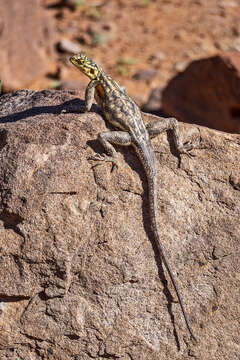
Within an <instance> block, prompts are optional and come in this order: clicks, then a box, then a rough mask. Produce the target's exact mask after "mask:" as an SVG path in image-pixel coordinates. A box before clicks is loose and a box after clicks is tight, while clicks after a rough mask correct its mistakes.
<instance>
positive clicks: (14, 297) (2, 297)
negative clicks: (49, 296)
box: [0, 294, 30, 302]
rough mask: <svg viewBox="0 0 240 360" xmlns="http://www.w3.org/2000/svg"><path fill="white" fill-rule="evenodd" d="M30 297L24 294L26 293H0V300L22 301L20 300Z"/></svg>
mask: <svg viewBox="0 0 240 360" xmlns="http://www.w3.org/2000/svg"><path fill="white" fill-rule="evenodd" d="M28 299H30V296H26V295H11V296H9V295H5V294H0V302H17V301H22V300H28Z"/></svg>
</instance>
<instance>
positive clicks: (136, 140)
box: [70, 53, 195, 339]
mask: <svg viewBox="0 0 240 360" xmlns="http://www.w3.org/2000/svg"><path fill="white" fill-rule="evenodd" d="M70 61H71V63H72V64H73V65H75V66H76V67H77V68H78V69H79V70H80V71H81V72H82V73H83V74H85V75H87V76H88V77H89V78H90V80H91V81H90V82H89V84H88V86H87V88H86V93H85V111H90V109H91V106H92V103H93V101H94V97H95V99H96V101H97V104H98V105H99V106H100V108H101V110H102V112H103V114H104V115H105V117H106V119H107V120H108V122H109V123H110V124H112V125H113V126H114V127H115V128H117V129H118V131H105V132H102V133H100V134H99V135H98V139H99V141H100V142H101V144H102V145H103V147H104V149H105V150H106V152H107V154H108V155H107V154H102V155H100V154H96V155H95V156H94V157H93V158H94V160H99V161H110V162H112V163H113V165H117V158H118V157H117V152H116V150H115V149H114V147H113V145H112V144H118V145H124V146H129V145H132V146H133V147H134V149H135V151H136V153H137V155H138V157H139V159H140V161H141V163H142V165H143V168H144V170H145V173H146V177H147V182H148V196H149V212H150V221H151V228H152V231H153V234H154V237H155V241H156V244H157V247H158V251H159V252H160V255H161V257H162V260H163V262H164V264H165V267H166V269H167V271H168V274H169V276H170V279H171V281H172V283H173V286H174V289H175V291H176V294H177V297H178V301H179V304H180V306H181V309H182V313H183V316H184V319H185V322H186V326H187V328H188V331H189V333H190V335H191V337H192V338H193V339H195V337H194V335H193V332H192V329H191V327H190V325H189V321H188V318H187V315H186V312H185V310H184V306H183V302H182V299H181V296H180V294H179V291H178V287H177V284H176V281H175V279H174V276H173V273H172V270H171V268H170V266H169V263H168V260H167V257H166V255H165V252H164V249H163V246H162V244H161V241H160V237H159V233H158V227H157V201H156V171H155V156H154V151H153V147H152V144H151V141H150V138H153V137H155V136H157V135H159V134H160V133H161V132H163V131H166V130H171V131H172V133H173V138H174V143H175V147H176V149H177V151H178V152H179V154H189V150H191V149H192V148H193V145H192V144H187V145H183V143H182V141H181V139H180V135H179V128H178V121H177V120H176V119H175V118H168V119H163V118H162V119H161V120H159V118H158V120H156V121H154V122H153V123H151V124H147V125H145V124H144V122H143V118H142V115H141V111H140V109H139V107H138V106H137V104H136V103H135V102H134V101H133V100H132V99H131V98H130V97H129V96H128V95H127V93H126V91H125V90H124V89H123V88H122V87H121V86H120V85H118V83H117V82H116V81H114V80H113V79H112V78H111V77H110V76H109V75H107V74H106V73H105V72H104V71H103V69H102V68H101V67H100V66H99V65H97V64H96V63H95V62H94V61H93V60H91V59H89V58H88V57H87V56H86V55H85V54H83V53H80V54H77V55H74V56H72V57H70Z"/></svg>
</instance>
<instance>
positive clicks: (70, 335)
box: [65, 334, 80, 340]
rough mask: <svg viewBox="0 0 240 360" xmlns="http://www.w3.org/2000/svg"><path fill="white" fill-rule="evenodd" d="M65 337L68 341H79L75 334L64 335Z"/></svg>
mask: <svg viewBox="0 0 240 360" xmlns="http://www.w3.org/2000/svg"><path fill="white" fill-rule="evenodd" d="M65 336H66V337H68V338H69V339H70V340H79V339H80V336H78V335H76V334H65Z"/></svg>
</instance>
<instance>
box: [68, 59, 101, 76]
mask: <svg viewBox="0 0 240 360" xmlns="http://www.w3.org/2000/svg"><path fill="white" fill-rule="evenodd" d="M69 60H70V61H71V63H72V64H73V65H74V66H76V67H77V68H78V69H79V70H80V71H81V72H82V73H84V74H85V75H87V76H88V77H89V78H90V79H91V80H94V79H97V78H98V75H99V73H100V68H99V67H98V65H97V64H96V63H95V62H94V61H93V60H91V59H89V58H88V57H87V56H86V55H85V54H83V53H79V54H77V55H73V56H71V57H70V59H69Z"/></svg>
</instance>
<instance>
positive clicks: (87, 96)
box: [85, 80, 99, 112]
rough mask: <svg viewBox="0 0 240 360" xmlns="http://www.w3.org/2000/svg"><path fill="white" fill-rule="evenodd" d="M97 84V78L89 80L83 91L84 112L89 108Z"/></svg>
mask: <svg viewBox="0 0 240 360" xmlns="http://www.w3.org/2000/svg"><path fill="white" fill-rule="evenodd" d="M97 85H99V81H98V80H91V81H90V83H89V84H88V86H87V87H86V91H85V112H88V111H90V110H91V107H92V104H93V102H94V94H95V90H96V89H95V88H96V86H97Z"/></svg>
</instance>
